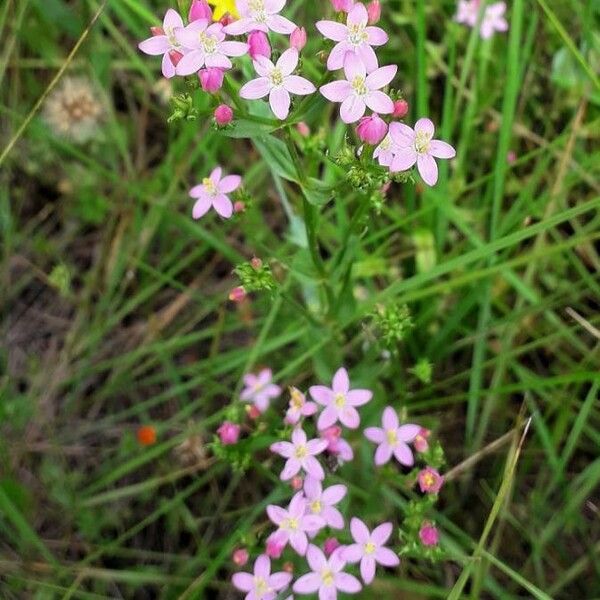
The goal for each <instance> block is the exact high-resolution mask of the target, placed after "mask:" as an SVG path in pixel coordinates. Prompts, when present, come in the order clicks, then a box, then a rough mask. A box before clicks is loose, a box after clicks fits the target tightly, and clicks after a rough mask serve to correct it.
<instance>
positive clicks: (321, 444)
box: [306, 439, 329, 456]
mask: <svg viewBox="0 0 600 600" xmlns="http://www.w3.org/2000/svg"><path fill="white" fill-rule="evenodd" d="M328 445H329V442H328V441H327V440H322V439H314V440H310V441H309V442H308V443H307V444H306V449H307V450H308V453H309V454H311V455H312V456H314V455H315V454H321V452H323V450H325V448H327V446H328Z"/></svg>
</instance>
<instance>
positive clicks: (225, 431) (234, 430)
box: [217, 421, 240, 446]
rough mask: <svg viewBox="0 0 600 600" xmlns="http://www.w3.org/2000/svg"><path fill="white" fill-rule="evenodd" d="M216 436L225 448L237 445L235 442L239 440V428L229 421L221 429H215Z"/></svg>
mask: <svg viewBox="0 0 600 600" xmlns="http://www.w3.org/2000/svg"><path fill="white" fill-rule="evenodd" d="M217 434H218V435H219V439H220V440H221V443H222V444H224V445H225V446H231V445H232V444H237V441H238V439H239V438H240V426H239V425H237V424H236V423H232V422H231V421H225V422H224V423H223V424H222V425H221V427H219V429H217Z"/></svg>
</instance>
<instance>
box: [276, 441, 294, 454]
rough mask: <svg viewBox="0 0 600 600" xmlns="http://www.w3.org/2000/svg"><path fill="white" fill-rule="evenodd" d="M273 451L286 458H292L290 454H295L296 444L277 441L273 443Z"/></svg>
mask: <svg viewBox="0 0 600 600" xmlns="http://www.w3.org/2000/svg"><path fill="white" fill-rule="evenodd" d="M271 452H275V454H279V455H280V456H283V457H285V458H290V456H293V455H294V444H290V442H275V443H274V444H271Z"/></svg>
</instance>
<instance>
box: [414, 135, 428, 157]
mask: <svg viewBox="0 0 600 600" xmlns="http://www.w3.org/2000/svg"><path fill="white" fill-rule="evenodd" d="M430 143H431V136H430V135H429V134H428V133H427V132H425V131H418V132H417V135H416V137H415V150H416V151H417V152H418V153H419V154H426V153H427V152H429V145H430Z"/></svg>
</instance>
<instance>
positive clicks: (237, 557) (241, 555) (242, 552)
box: [231, 548, 249, 567]
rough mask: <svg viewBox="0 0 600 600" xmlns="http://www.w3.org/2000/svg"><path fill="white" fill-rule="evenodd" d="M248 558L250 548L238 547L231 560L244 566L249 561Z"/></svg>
mask: <svg viewBox="0 0 600 600" xmlns="http://www.w3.org/2000/svg"><path fill="white" fill-rule="evenodd" d="M248 558H249V556H248V550H246V548H238V549H237V550H234V551H233V554H232V555H231V560H232V561H233V563H234V564H235V565H236V566H238V567H243V566H244V565H245V564H246V563H247V562H248Z"/></svg>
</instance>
